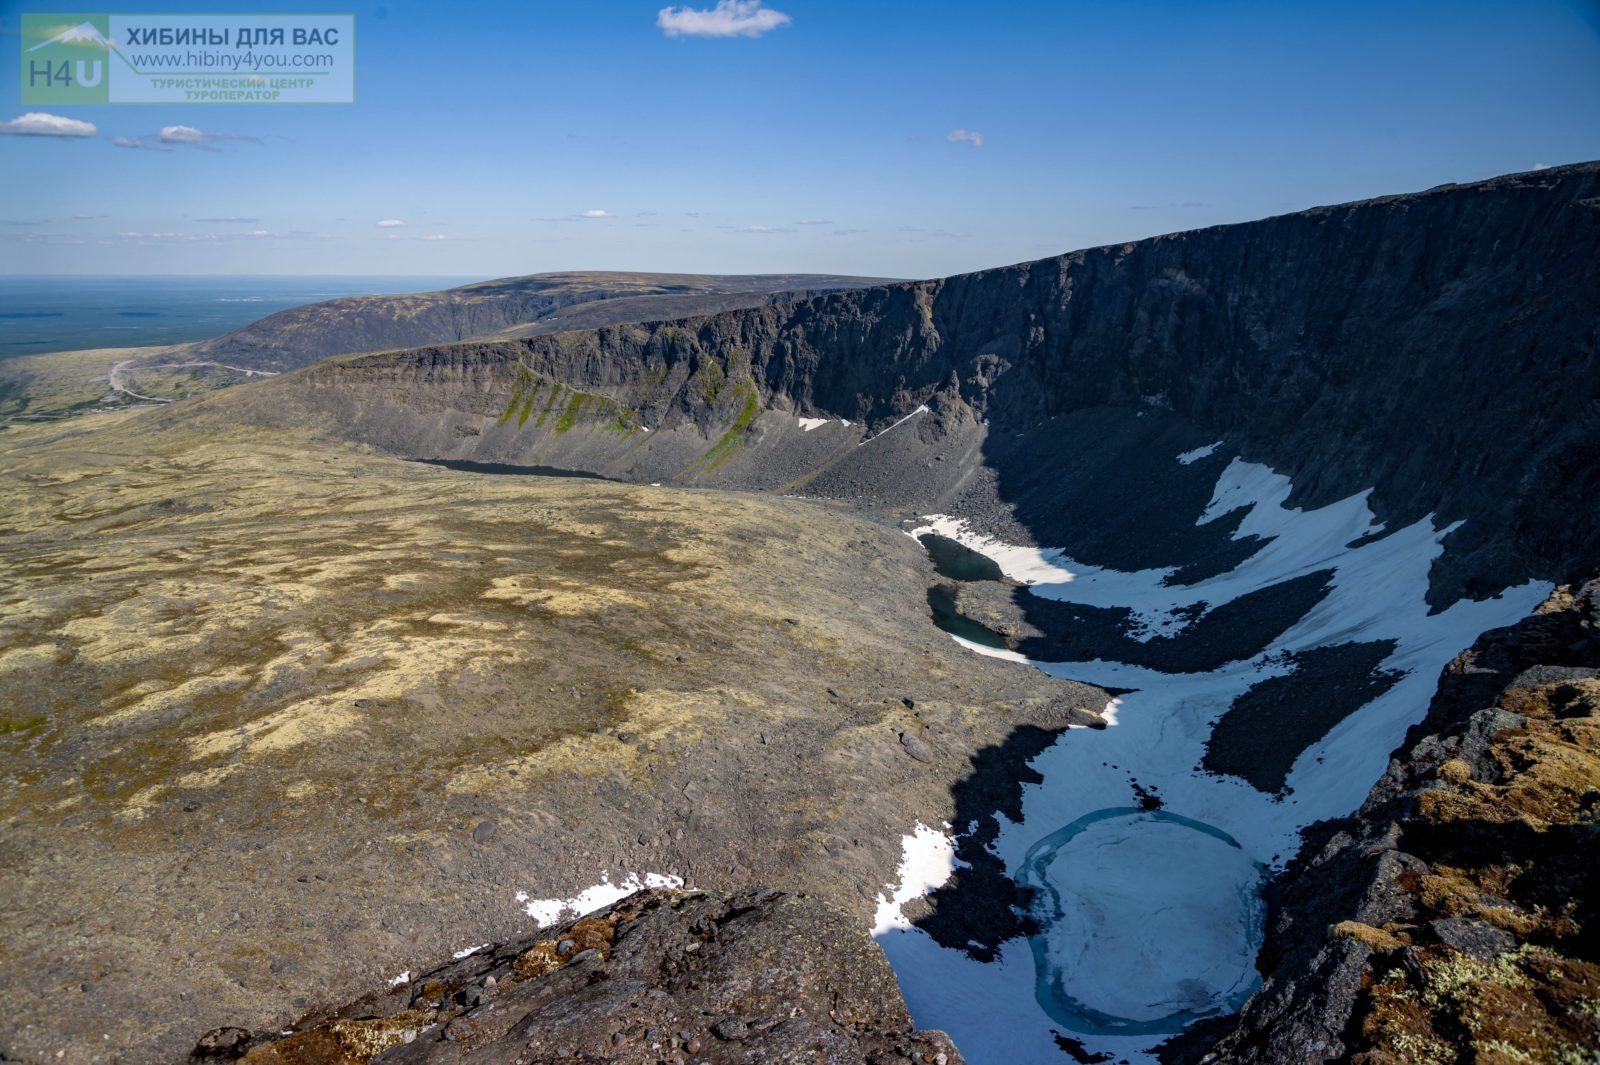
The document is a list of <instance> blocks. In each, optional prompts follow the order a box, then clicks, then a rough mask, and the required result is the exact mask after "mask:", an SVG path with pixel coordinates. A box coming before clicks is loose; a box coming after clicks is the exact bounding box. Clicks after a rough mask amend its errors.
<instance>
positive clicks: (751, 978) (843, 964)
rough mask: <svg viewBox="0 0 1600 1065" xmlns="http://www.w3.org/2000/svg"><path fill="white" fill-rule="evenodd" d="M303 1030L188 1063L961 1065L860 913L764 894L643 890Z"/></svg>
mask: <svg viewBox="0 0 1600 1065" xmlns="http://www.w3.org/2000/svg"><path fill="white" fill-rule="evenodd" d="M294 1029H295V1030H294V1031H293V1032H292V1034H288V1035H282V1034H280V1033H277V1032H273V1033H252V1032H249V1031H247V1030H245V1029H241V1028H237V1027H230V1028H222V1029H217V1030H215V1031H212V1032H209V1033H207V1034H206V1035H205V1036H203V1037H202V1038H201V1039H200V1041H199V1043H198V1044H197V1045H196V1047H195V1051H194V1054H193V1057H192V1059H191V1060H193V1061H195V1062H197V1063H199V1062H215V1061H218V1060H232V1059H235V1058H240V1057H242V1058H243V1060H244V1062H245V1065H366V1063H367V1062H372V1061H377V1062H381V1063H383V1065H445V1063H451V1065H455V1063H473V1065H490V1063H500V1062H504V1063H508V1065H509V1063H512V1062H515V1063H517V1065H534V1063H539V1062H557V1061H563V1062H564V1061H583V1062H640V1063H644V1062H650V1063H654V1062H682V1061H690V1060H692V1061H696V1062H705V1063H707V1065H721V1063H730V1065H731V1063H735V1062H741V1063H743V1062H748V1063H752V1065H754V1063H763V1065H765V1063H779V1062H795V1063H799V1062H819V1061H826V1062H838V1063H841V1065H845V1063H850V1062H862V1063H870V1065H908V1063H913V1062H915V1063H918V1065H957V1063H959V1062H961V1061H962V1058H961V1055H960V1054H959V1053H957V1052H956V1049H955V1047H954V1046H953V1045H952V1044H951V1043H950V1040H949V1038H948V1037H947V1036H945V1035H944V1033H942V1032H937V1031H917V1030H916V1029H915V1026H914V1025H913V1024H912V1021H911V1018H910V1016H909V1014H907V1012H906V1008H905V1004H904V1002H903V1001H902V1000H901V998H900V992H899V988H898V987H897V985H896V983H895V978H894V973H893V972H892V971H891V970H890V968H889V963H888V961H887V960H885V958H884V956H883V952H882V951H880V950H879V949H878V948H877V946H876V945H875V944H874V943H873V942H872V941H871V939H869V938H868V937H867V935H866V934H865V932H863V931H862V930H861V928H860V926H859V924H857V923H856V922H855V921H853V920H851V919H850V917H849V916H848V915H846V914H844V913H842V912H840V911H838V910H834V909H832V908H830V907H828V906H826V905H824V904H822V903H820V902H818V901H817V900H815V899H812V898H807V897H805V896H800V895H792V894H786V893H783V892H779V891H775V890H772V889H761V888H757V889H753V890H747V891H743V892H740V893H737V894H726V895H724V894H713V893H708V892H703V891H681V890H680V891H668V890H652V891H642V892H639V893H638V894H635V895H633V896H631V897H629V898H627V899H624V900H622V901H621V902H618V903H616V904H614V905H612V906H608V907H605V908H603V909H601V910H598V911H596V912H594V913H592V914H589V915H587V916H585V917H583V918H580V919H579V920H576V921H571V922H568V923H566V924H563V925H560V926H558V927H555V928H550V929H545V930H543V931H541V932H539V933H538V934H536V935H534V936H528V937H524V938H522V939H518V940H513V941H509V942H505V943H501V944H499V945H497V946H494V947H491V948H488V949H484V950H480V951H478V952H477V953H475V954H472V955H470V956H468V957H466V958H464V959H458V960H455V961H452V962H450V963H447V964H445V965H442V966H440V967H438V968H436V969H433V970H431V971H430V972H427V973H424V974H423V975H421V976H419V977H417V978H416V979H415V980H412V981H410V982H407V983H405V984H403V985H401V986H398V987H395V988H392V989H391V990H390V991H389V992H388V993H386V994H385V993H379V994H374V995H371V996H368V997H366V998H364V999H361V1000H359V1001H357V1002H355V1003H352V1004H350V1005H349V1006H346V1007H344V1008H342V1009H338V1010H334V1011H329V1012H327V1013H324V1014H321V1015H316V1016H312V1017H308V1018H306V1019H305V1020H303V1021H302V1022H300V1023H299V1024H296V1025H295V1026H294Z"/></svg>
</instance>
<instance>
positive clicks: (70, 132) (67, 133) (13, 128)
mask: <svg viewBox="0 0 1600 1065" xmlns="http://www.w3.org/2000/svg"><path fill="white" fill-rule="evenodd" d="M98 132H99V130H97V129H95V127H94V123H93V122H80V121H79V120H78V119H76V118H63V117H62V116H60V115H52V114H47V113H45V112H44V111H29V112H28V113H27V114H25V115H18V116H17V117H16V118H13V119H12V120H11V121H10V122H0V133H20V134H25V135H28V136H33V137H92V136H94V135H95V134H96V133H98Z"/></svg>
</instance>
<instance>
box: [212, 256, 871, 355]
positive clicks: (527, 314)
mask: <svg viewBox="0 0 1600 1065" xmlns="http://www.w3.org/2000/svg"><path fill="white" fill-rule="evenodd" d="M881 280H882V279H879V278H867V277H841V276H835V275H831V274H750V275H738V274H732V275H709V274H636V273H612V272H605V271H591V272H571V273H551V274H531V275H529V276H526V277H508V278H501V279H499V280H496V281H484V282H481V283H479V284H475V285H463V286H461V287H460V288H452V289H445V290H444V291H441V292H418V293H412V294H408V295H398V296H354V297H349V298H345V299H336V300H327V301H325V302H322V303H312V304H307V305H306V306H304V307H291V308H289V309H288V310H284V311H279V312H278V313H277V314H272V315H268V316H267V317H265V318H263V319H261V320H260V321H258V322H253V323H251V324H250V325H247V326H245V327H243V328H242V329H235V330H234V331H233V332H231V333H227V334H225V335H223V336H220V337H217V338H216V339H214V340H206V341H202V342H201V343H199V344H197V345H194V346H193V347H192V348H191V349H190V350H191V353H192V354H193V355H194V356H195V357H199V358H209V359H218V360H221V361H224V362H228V363H230V364H236V365H240V366H244V367H246V368H249V369H254V370H267V371H273V372H277V371H282V370H289V369H293V368H295V367H297V366H304V365H306V364H307V363H309V362H314V361H315V360H317V359H320V358H324V357H325V356H328V355H336V354H339V353H341V352H350V351H380V350H383V349H386V348H402V347H414V346H416V345H418V344H438V343H445V342H449V341H455V340H465V339H467V338H469V337H484V336H497V337H498V336H508V337H509V336H532V335H535V334H538V333H548V332H554V331H555V330H557V329H590V328H595V327H597V326H601V325H609V324H614V323H616V322H641V321H660V320H662V319H667V318H681V317H683V316H685V315H690V314H713V313H716V312H718V311H726V310H733V309H736V308H742V307H757V306H760V305H762V304H765V303H771V302H774V301H775V300H778V299H788V300H794V299H803V298H805V297H807V296H812V295H816V294H819V293H823V292H832V291H836V290H838V289H848V288H860V287H862V286H865V285H871V284H878V283H881Z"/></svg>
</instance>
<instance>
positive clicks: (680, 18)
mask: <svg viewBox="0 0 1600 1065" xmlns="http://www.w3.org/2000/svg"><path fill="white" fill-rule="evenodd" d="M793 21H794V19H792V18H790V17H789V16H788V15H785V14H784V13H783V12H782V11H774V10H772V9H771V8H769V7H762V6H761V0H717V6H716V7H713V8H693V7H664V8H662V9H661V10H660V11H659V12H657V13H656V25H657V26H659V27H661V32H662V33H665V34H666V35H667V36H668V37H759V36H761V35H762V34H763V33H766V32H767V31H768V30H775V29H777V28H778V27H779V26H787V25H789V24H790V23H791V22H793Z"/></svg>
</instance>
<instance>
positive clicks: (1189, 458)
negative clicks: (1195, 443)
mask: <svg viewBox="0 0 1600 1065" xmlns="http://www.w3.org/2000/svg"><path fill="white" fill-rule="evenodd" d="M1221 446H1222V441H1221V440H1218V441H1217V442H1216V443H1215V444H1207V445H1206V446H1205V447H1197V448H1195V449H1194V450H1193V451H1185V452H1184V453H1183V454H1181V455H1179V456H1178V465H1180V466H1188V465H1190V464H1192V463H1196V462H1199V461H1200V460H1201V459H1208V458H1210V457H1211V456H1212V455H1213V454H1215V453H1216V450H1217V448H1219V447H1221Z"/></svg>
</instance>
